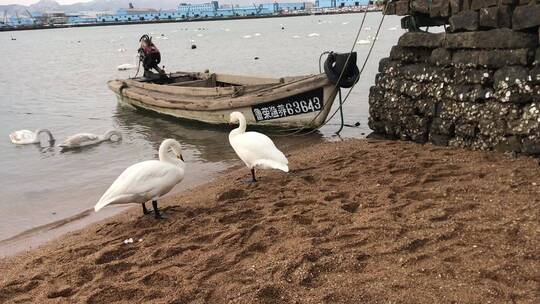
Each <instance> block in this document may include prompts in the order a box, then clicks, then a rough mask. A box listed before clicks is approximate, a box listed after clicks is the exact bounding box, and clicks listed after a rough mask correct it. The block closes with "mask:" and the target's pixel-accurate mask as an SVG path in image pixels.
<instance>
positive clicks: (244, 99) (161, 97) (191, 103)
mask: <svg viewBox="0 0 540 304" xmlns="http://www.w3.org/2000/svg"><path fill="white" fill-rule="evenodd" d="M299 77H301V76H299ZM282 79H283V78H282ZM291 79H293V80H292V81H290V82H285V83H282V84H279V85H276V86H275V87H274V86H270V87H268V88H262V89H261V90H255V91H253V92H245V93H244V92H238V91H237V92H236V94H235V93H234V92H233V93H231V94H229V95H210V96H204V95H203V96H201V95H198V94H182V95H180V94H171V93H164V92H160V91H154V90H150V89H148V88H145V87H144V86H142V88H141V86H139V85H133V87H132V88H130V87H129V84H133V83H132V82H127V83H126V81H125V80H112V81H109V82H108V85H109V88H110V89H111V90H112V91H114V92H115V93H117V94H119V95H125V96H126V97H128V98H130V99H134V100H139V101H140V102H142V103H148V104H149V105H152V106H156V107H162V108H171V109H181V110H192V111H214V110H226V109H231V108H240V107H247V106H253V105H257V104H261V103H266V102H270V101H273V100H277V99H281V98H286V97H287V96H292V95H297V94H301V93H304V92H308V91H311V90H314V89H317V88H324V87H325V86H334V85H333V84H331V83H330V81H329V80H328V78H327V77H326V75H325V74H317V75H310V76H306V78H296V77H295V78H291ZM147 87H148V86H147ZM177 88H180V87H177ZM183 88H184V87H183ZM184 92H185V93H189V92H190V91H189V90H184ZM152 95H153V96H152ZM235 95H237V96H235ZM212 97H213V98H212ZM329 97H330V96H329Z"/></svg>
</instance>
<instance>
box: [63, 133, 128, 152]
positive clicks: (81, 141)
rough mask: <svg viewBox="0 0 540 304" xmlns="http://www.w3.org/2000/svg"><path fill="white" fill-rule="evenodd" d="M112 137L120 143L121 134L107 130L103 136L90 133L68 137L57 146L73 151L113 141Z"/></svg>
mask: <svg viewBox="0 0 540 304" xmlns="http://www.w3.org/2000/svg"><path fill="white" fill-rule="evenodd" d="M114 137H116V139H115V140H114V141H120V140H121V139H122V133H120V132H118V131H116V130H109V131H107V132H105V134H103V135H96V134H92V133H79V134H75V135H72V136H70V137H68V138H67V139H66V140H65V141H64V142H63V143H61V144H60V145H58V146H59V147H60V148H62V149H75V148H81V147H86V146H90V145H95V144H99V143H100V142H104V141H106V140H110V141H113V138H114Z"/></svg>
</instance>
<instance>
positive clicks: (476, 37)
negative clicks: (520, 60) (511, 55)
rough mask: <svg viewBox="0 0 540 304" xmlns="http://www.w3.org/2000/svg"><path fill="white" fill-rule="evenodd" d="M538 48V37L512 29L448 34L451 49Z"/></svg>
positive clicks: (447, 42) (447, 43)
mask: <svg viewBox="0 0 540 304" xmlns="http://www.w3.org/2000/svg"><path fill="white" fill-rule="evenodd" d="M537 46H538V36H537V35H533V34H528V33H522V32H515V31H512V30H510V29H494V30H489V31H478V32H466V33H455V34H448V35H447V36H446V47H447V48H450V49H520V48H529V47H537Z"/></svg>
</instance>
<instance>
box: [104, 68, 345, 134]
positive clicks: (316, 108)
mask: <svg viewBox="0 0 540 304" xmlns="http://www.w3.org/2000/svg"><path fill="white" fill-rule="evenodd" d="M168 76H169V80H168V81H167V83H164V84H159V83H157V82H156V81H151V80H148V79H146V78H132V79H125V80H111V81H109V82H108V86H109V88H110V89H111V90H112V91H113V92H115V93H116V95H117V97H118V101H119V102H120V103H123V104H128V105H131V106H133V107H135V108H138V109H145V110H150V111H153V112H156V113H160V114H165V115H169V116H173V117H178V118H182V119H189V120H196V121H200V122H204V123H209V124H226V123H228V122H229V114H230V113H231V112H233V111H239V112H242V113H243V114H244V116H245V117H246V120H247V123H248V124H255V125H261V126H271V127H284V128H297V129H300V128H317V127H319V126H320V125H322V124H323V123H324V121H325V119H326V118H327V116H328V112H329V111H330V109H331V107H332V104H333V102H334V99H335V97H336V93H337V91H338V90H337V88H336V86H335V85H334V84H332V83H331V82H330V80H329V79H328V77H327V76H326V74H318V75H308V76H298V77H283V78H261V77H249V76H238V75H227V74H214V73H186V72H177V73H172V74H170V75H168Z"/></svg>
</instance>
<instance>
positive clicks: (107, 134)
mask: <svg viewBox="0 0 540 304" xmlns="http://www.w3.org/2000/svg"><path fill="white" fill-rule="evenodd" d="M114 135H116V136H117V137H118V140H120V139H121V138H122V133H120V132H118V131H116V130H109V131H107V132H105V134H103V136H102V137H101V139H102V140H110V139H111V137H113V136H114Z"/></svg>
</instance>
